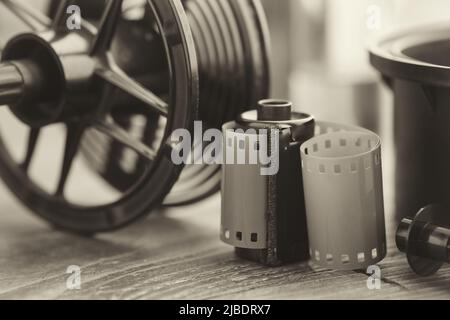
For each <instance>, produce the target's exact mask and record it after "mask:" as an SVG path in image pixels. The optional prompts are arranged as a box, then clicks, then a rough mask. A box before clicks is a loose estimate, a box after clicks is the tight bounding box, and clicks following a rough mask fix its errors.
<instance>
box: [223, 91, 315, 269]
mask: <svg viewBox="0 0 450 320" xmlns="http://www.w3.org/2000/svg"><path fill="white" fill-rule="evenodd" d="M314 123H315V122H314V119H313V117H311V116H309V115H306V114H301V113H295V112H292V111H291V103H290V102H286V101H277V100H265V101H261V102H260V103H259V106H258V110H256V111H249V112H246V113H244V114H242V116H241V117H240V118H239V119H238V120H237V121H235V122H230V123H227V124H225V125H224V126H223V132H224V139H225V141H224V150H225V151H224V154H225V155H224V158H225V159H227V161H225V164H224V165H223V169H222V172H223V179H222V219H221V239H222V241H224V242H225V243H227V244H230V245H232V246H234V247H235V248H236V253H237V255H238V256H240V257H242V258H245V259H249V260H252V261H257V262H259V263H262V264H265V265H269V266H277V265H280V264H283V263H288V262H294V261H304V260H308V259H309V246H308V236H307V229H306V213H305V202H304V194H303V185H302V176H301V160H300V146H301V144H302V143H304V142H305V141H307V140H308V139H310V138H312V137H313V136H314ZM273 132H276V133H277V135H275V136H274V135H273V134H272V133H273ZM274 139H276V141H274ZM274 142H276V144H275V145H277V148H273V145H274ZM264 145H266V147H265V148H263V146H264ZM261 148H263V149H266V150H262V149H261ZM275 149H276V150H275ZM260 151H267V154H268V155H269V156H270V157H271V158H272V159H273V160H274V161H277V163H276V164H275V163H273V162H272V163H270V164H267V163H264V162H262V161H260V160H261V159H260V156H261V153H260ZM264 153H265V152H263V153H262V154H264ZM239 154H240V156H239ZM255 155H256V156H255ZM238 158H241V159H238ZM256 158H258V161H256V162H255V161H254V160H255V159H256ZM229 160H231V161H229ZM238 160H244V161H243V162H242V161H241V162H239V161H238ZM270 166H271V167H270ZM272 169H278V170H275V171H273V172H270V171H271V170H272ZM264 170H266V171H267V172H266V173H268V174H263V171H264Z"/></svg>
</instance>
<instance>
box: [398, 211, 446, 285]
mask: <svg viewBox="0 0 450 320" xmlns="http://www.w3.org/2000/svg"><path fill="white" fill-rule="evenodd" d="M448 210H449V209H448V208H446V207H444V206H442V205H436V204H435V205H429V206H426V207H424V208H422V209H421V210H420V211H419V212H418V213H417V214H416V215H415V216H414V217H413V218H404V219H402V221H401V222H400V225H399V227H398V229H397V233H396V243H397V247H398V249H399V250H400V251H401V252H404V253H406V255H407V259H408V263H409V265H410V267H411V269H412V270H413V271H414V272H415V273H417V274H418V275H421V276H430V275H433V274H434V273H436V272H437V271H438V270H439V269H440V268H441V267H442V266H443V265H444V263H450V215H449V211H448Z"/></svg>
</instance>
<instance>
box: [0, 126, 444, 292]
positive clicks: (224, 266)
mask: <svg viewBox="0 0 450 320" xmlns="http://www.w3.org/2000/svg"><path fill="white" fill-rule="evenodd" d="M5 125H6V124H5ZM58 136H60V135H58V134H51V137H53V138H55V137H58ZM55 145H56V143H55ZM384 151H385V152H384V159H383V161H384V174H385V202H386V216H387V217H388V220H390V219H389V217H390V216H392V213H393V209H392V208H393V206H392V203H393V199H394V194H393V192H392V185H393V183H392V173H393V170H394V167H393V165H391V164H392V163H393V161H392V154H393V153H392V152H391V151H388V152H386V150H384ZM389 156H391V157H389ZM49 158H51V157H50V155H49V154H44V159H45V161H44V166H47V169H45V170H43V171H39V172H41V175H42V176H44V177H47V176H46V175H47V174H50V173H51V172H52V171H55V170H54V166H53V164H52V163H51V161H49V160H47V159H49ZM79 186H83V184H79ZM81 189H83V188H81ZM219 221H220V198H219V196H218V195H216V196H214V197H212V198H210V199H208V200H206V201H203V202H201V203H199V204H196V205H193V206H189V207H183V208H177V209H170V210H166V211H165V212H154V213H153V214H152V215H151V216H149V217H148V218H147V219H145V220H143V221H140V222H139V223H136V224H134V225H132V226H130V227H128V228H126V229H123V230H121V231H118V232H116V233H112V234H102V235H99V236H97V237H95V238H83V237H80V236H76V235H71V234H67V233H64V232H61V231H58V230H54V229H52V228H51V227H49V226H48V225H47V224H46V223H44V222H42V221H41V220H40V219H38V218H36V217H34V216H33V215H32V213H31V212H30V211H29V210H28V209H26V208H24V207H23V206H22V205H20V204H19V203H18V202H17V201H16V200H15V199H14V197H13V196H12V195H11V194H10V193H9V191H8V190H7V188H6V187H4V186H3V184H1V185H0V299H359V298H362V299H383V298H388V299H403V298H412V299H428V298H450V268H448V267H447V268H444V269H442V270H441V271H440V272H439V273H438V274H436V275H435V276H433V277H430V278H419V277H417V276H416V275H414V274H413V273H412V272H411V271H410V269H409V267H408V265H407V263H406V259H405V256H404V255H403V254H401V253H399V252H398V251H397V250H396V249H395V247H394V244H393V241H392V240H393V239H392V235H393V231H394V228H395V226H394V224H393V223H389V224H388V238H389V254H388V257H387V258H386V259H385V260H384V261H382V262H381V263H380V267H381V270H382V285H381V289H380V290H369V289H368V288H367V285H366V282H367V278H368V276H367V275H366V274H364V273H362V272H351V271H350V272H342V271H333V270H325V269H318V268H316V267H314V266H312V265H311V264H310V263H300V264H293V265H288V266H284V267H280V268H267V267H263V266H261V265H258V264H256V263H251V262H247V261H243V260H240V259H238V258H237V257H236V256H235V255H234V251H233V248H231V247H229V246H227V245H225V244H223V243H221V242H220V240H219V224H220V223H219ZM70 265H77V266H80V267H81V289H80V290H68V289H67V287H66V280H67V278H68V277H69V275H68V274H66V270H67V268H68V266H70Z"/></svg>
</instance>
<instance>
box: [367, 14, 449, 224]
mask: <svg viewBox="0 0 450 320" xmlns="http://www.w3.org/2000/svg"><path fill="white" fill-rule="evenodd" d="M449 34H450V24H448V23H447V24H446V25H439V26H430V27H422V28H418V29H411V30H407V31H406V32H400V33H394V34H390V35H387V36H386V37H384V39H382V40H381V41H379V42H377V43H375V44H374V45H373V46H372V48H371V50H370V59H371V63H372V65H373V66H374V67H375V68H376V69H377V70H378V71H380V73H381V74H382V76H383V78H384V79H385V82H386V83H387V84H388V85H389V87H390V88H391V89H392V91H393V93H394V108H395V109H394V139H395V148H396V171H395V172H396V188H395V189H396V212H397V220H398V221H400V220H401V218H403V217H406V216H411V215H414V213H415V212H417V211H418V210H419V209H420V208H422V207H424V206H426V205H428V204H430V203H442V204H444V205H448V204H450V37H449Z"/></svg>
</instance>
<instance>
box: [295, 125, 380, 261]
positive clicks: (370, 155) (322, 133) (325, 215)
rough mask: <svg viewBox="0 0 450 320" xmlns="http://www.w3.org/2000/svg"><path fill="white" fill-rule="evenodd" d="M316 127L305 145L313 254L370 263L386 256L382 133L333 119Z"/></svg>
mask: <svg viewBox="0 0 450 320" xmlns="http://www.w3.org/2000/svg"><path fill="white" fill-rule="evenodd" d="M316 130H317V131H316V136H315V137H314V138H312V139H310V140H308V141H307V142H306V143H304V144H303V145H302V146H301V156H302V173H303V183H304V191H305V201H306V212H307V221H308V234H309V245H310V254H311V258H312V260H313V261H314V263H315V264H318V265H320V266H323V267H327V268H333V269H338V270H356V269H366V268H367V267H368V266H370V265H375V264H376V263H378V262H379V261H381V260H382V259H383V258H384V257H385V256H386V232H385V221H384V205H383V185H382V167H381V141H380V138H379V137H378V136H377V135H376V134H374V133H372V132H370V131H368V130H365V129H361V128H353V127H348V126H341V125H338V124H332V123H324V122H322V123H320V122H318V123H316Z"/></svg>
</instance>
